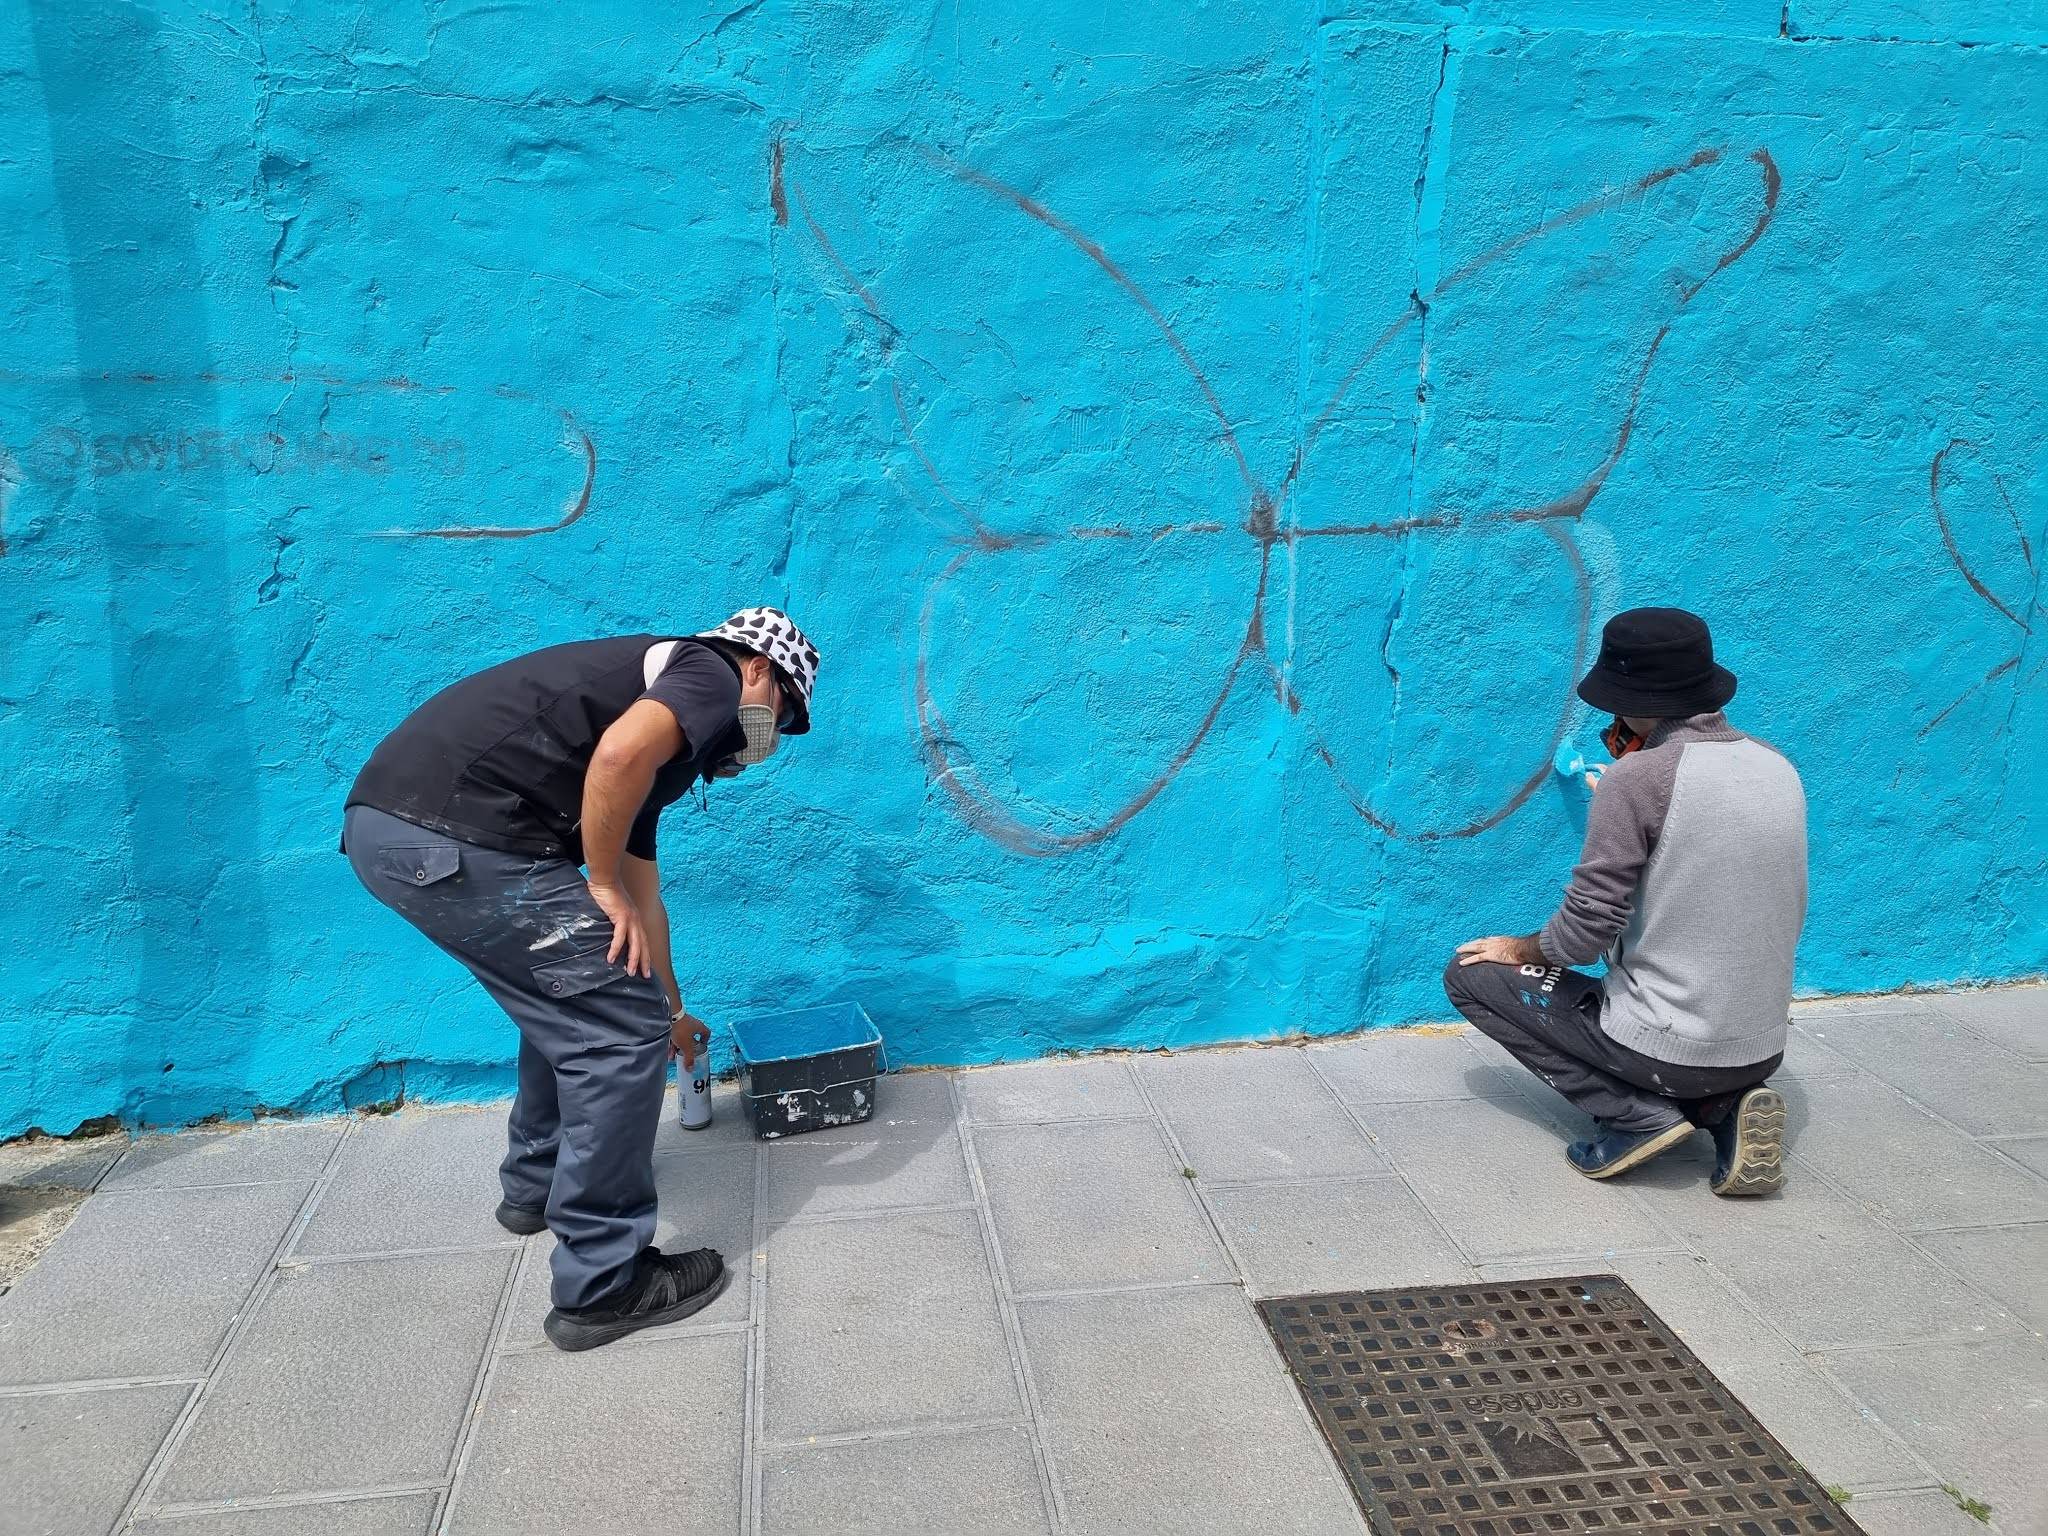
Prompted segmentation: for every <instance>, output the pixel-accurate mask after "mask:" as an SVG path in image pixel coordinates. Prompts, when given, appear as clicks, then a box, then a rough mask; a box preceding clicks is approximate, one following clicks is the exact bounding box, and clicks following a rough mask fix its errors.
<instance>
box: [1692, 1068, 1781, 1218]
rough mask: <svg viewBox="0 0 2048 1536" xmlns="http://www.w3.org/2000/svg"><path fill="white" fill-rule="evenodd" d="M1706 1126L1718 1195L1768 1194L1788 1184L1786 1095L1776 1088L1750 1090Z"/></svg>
mask: <svg viewBox="0 0 2048 1536" xmlns="http://www.w3.org/2000/svg"><path fill="white" fill-rule="evenodd" d="M1707 1129H1708V1131H1710V1132H1711V1133H1712V1134H1713V1137H1714V1181H1713V1184H1712V1186H1711V1187H1712V1189H1713V1191H1714V1193H1715V1194H1717V1195H1731V1196H1732V1195H1768V1194H1770V1193H1772V1192H1773V1191H1775V1190H1780V1189H1783V1188H1784V1187H1785V1096H1784V1095H1783V1094H1781V1093H1780V1092H1778V1090H1777V1089H1775V1088H1752V1089H1750V1090H1749V1092H1747V1093H1745V1094H1744V1095H1743V1096H1742V1097H1741V1098H1739V1099H1737V1100H1736V1101H1735V1108H1733V1109H1732V1110H1730V1111H1729V1112H1728V1114H1727V1115H1726V1117H1725V1118H1723V1119H1721V1120H1719V1121H1717V1122H1716V1123H1714V1124H1713V1125H1710V1126H1708V1127H1707Z"/></svg>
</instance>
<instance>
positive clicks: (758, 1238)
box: [739, 1141, 768, 1536]
mask: <svg viewBox="0 0 2048 1536" xmlns="http://www.w3.org/2000/svg"><path fill="white" fill-rule="evenodd" d="M749 1149H750V1150H751V1151H752V1152H753V1154H754V1168H753V1173H754V1209H753V1213H752V1214H753V1219H752V1222H751V1223H750V1227H751V1234H750V1235H751V1237H752V1242H751V1243H750V1244H749V1246H748V1249H747V1327H746V1334H745V1337H746V1348H745V1350H744V1352H743V1354H742V1356H741V1362H740V1391H741V1393H742V1397H741V1401H740V1490H739V1492H740V1518H739V1528H740V1531H741V1532H742V1533H743V1536H761V1476H762V1466H761V1424H762V1414H763V1412H764V1411H765V1406H764V1398H765V1395H766V1391H767V1376H768V1370H767V1343H768V1154H767V1152H766V1151H765V1150H764V1148H763V1145H762V1144H761V1143H760V1142H758V1141H756V1142H751V1143H749Z"/></svg>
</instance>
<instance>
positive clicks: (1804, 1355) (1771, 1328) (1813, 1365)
mask: <svg viewBox="0 0 2048 1536" xmlns="http://www.w3.org/2000/svg"><path fill="white" fill-rule="evenodd" d="M1800 1167H1801V1168H1802V1170H1803V1171H1805V1172H1806V1174H1807V1175H1808V1176H1809V1177H1811V1178H1812V1179H1813V1180H1814V1182H1816V1183H1817V1184H1819V1185H1820V1186H1821V1187H1822V1188H1823V1189H1825V1190H1828V1191H1829V1192H1830V1193H1832V1194H1833V1195H1834V1196H1835V1197H1836V1198H1837V1199H1839V1200H1842V1201H1844V1202H1845V1203H1846V1204H1847V1205H1848V1206H1849V1207H1850V1209H1851V1210H1853V1211H1857V1212H1860V1213H1862V1214H1863V1215H1864V1216H1865V1217H1866V1218H1867V1219H1868V1220H1870V1221H1871V1222H1872V1223H1874V1224H1875V1225H1876V1226H1877V1228H1878V1229H1879V1230H1880V1231H1885V1232H1891V1233H1892V1235H1893V1236H1895V1237H1897V1238H1898V1239H1899V1241H1901V1242H1903V1243H1905V1244H1906V1246H1907V1248H1908V1249H1909V1250H1910V1251H1912V1252H1914V1253H1918V1254H1919V1255H1920V1256H1921V1257H1922V1258H1924V1259H1926V1260H1928V1262H1930V1263H1932V1264H1934V1265H1935V1266H1936V1267H1937V1268H1938V1269H1939V1270H1941V1272H1942V1273H1944V1274H1946V1275H1949V1276H1950V1277H1951V1278H1953V1279H1956V1280H1958V1281H1959V1282H1960V1283H1962V1284H1963V1285H1964V1288H1965V1290H1967V1291H1968V1292H1969V1293H1970V1294H1972V1295H1975V1296H1977V1297H1979V1299H1981V1300H1983V1301H1986V1302H1987V1303H1989V1304H1990V1305H1991V1306H1992V1307H1993V1308H1994V1310H1995V1311H1997V1312H1998V1314H1999V1315H2001V1316H2003V1317H2006V1318H2008V1319H2012V1321H2013V1322H2014V1324H2015V1326H2016V1327H2017V1326H2020V1325H2019V1323H2018V1320H2017V1319H2014V1318H2012V1314H2011V1313H2009V1312H2007V1311H2006V1310H2005V1308H2003V1307H2001V1306H1998V1304H1997V1303H1996V1302H1995V1301H1993V1300H1992V1298H1990V1297H1988V1296H1986V1295H1984V1293H1982V1292H1980V1291H1978V1290H1977V1289H1976V1287H1974V1286H1971V1285H1969V1284H1968V1282H1967V1281H1964V1280H1962V1277H1961V1276H1960V1275H1958V1274H1957V1272H1956V1271H1955V1270H1954V1269H1952V1268H1951V1267H1949V1266H1948V1265H1945V1264H1942V1263H1941V1261H1940V1260H1939V1259H1936V1258H1935V1257H1934V1256H1933V1255H1932V1254H1930V1253H1927V1252H1926V1251H1925V1250H1924V1249H1922V1248H1920V1247H1919V1246H1918V1245H1917V1244H1915V1243H1913V1242H1912V1241H1911V1240H1910V1238H1909V1237H1908V1236H1907V1235H1906V1234H1905V1233H1902V1232H1898V1231H1896V1230H1894V1229H1893V1228H1892V1227H1891V1226H1890V1225H1889V1224H1888V1223H1887V1222H1885V1221H1884V1220H1883V1219H1882V1218H1881V1217H1879V1216H1878V1215H1877V1214H1876V1213H1875V1212H1873V1211H1870V1210H1869V1209H1868V1208H1866V1207H1865V1206H1864V1205H1863V1203H1862V1202H1861V1201H1859V1200H1857V1199H1856V1198H1855V1197H1854V1196H1853V1195H1850V1194H1849V1193H1847V1192H1846V1191H1845V1190H1843V1189H1841V1188H1840V1187H1839V1186H1837V1185H1836V1184H1835V1183H1834V1182H1833V1181H1832V1180H1831V1179H1829V1178H1828V1177H1827V1175H1825V1174H1823V1173H1821V1172H1819V1171H1818V1170H1816V1169H1815V1168H1813V1167H1812V1165H1811V1164H1807V1163H1801V1164H1800ZM1688 1251H1689V1252H1691V1253H1692V1254H1693V1256H1694V1257H1695V1258H1697V1259H1698V1260H1699V1261H1700V1262H1701V1264H1703V1265H1704V1266H1705V1268H1706V1269H1707V1271H1708V1273H1709V1275H1710V1276H1711V1277H1712V1278H1713V1280H1714V1281H1715V1282H1716V1283H1717V1284H1718V1285H1720V1286H1721V1288H1722V1289H1723V1290H1724V1291H1728V1292H1730V1293H1732V1294H1733V1295H1734V1296H1735V1298H1736V1300H1737V1302H1738V1303H1739V1304H1740V1305H1741V1306H1742V1307H1743V1308H1744V1309H1745V1310H1747V1311H1748V1312H1749V1314H1750V1316H1751V1317H1753V1318H1755V1319H1756V1320H1757V1322H1758V1324H1759V1326H1761V1327H1762V1329H1763V1330H1764V1332H1765V1333H1766V1334H1767V1335H1773V1334H1774V1335H1776V1336H1777V1337H1778V1338H1779V1339H1780V1340H1781V1341H1783V1342H1784V1343H1787V1344H1789V1345H1790V1346H1791V1348H1792V1351H1793V1353H1794V1354H1795V1355H1796V1356H1797V1357H1798V1359H1799V1360H1800V1362H1801V1363H1802V1364H1804V1365H1805V1366H1807V1367H1808V1368H1809V1369H1811V1370H1814V1371H1816V1372H1818V1373H1819V1375H1820V1377H1821V1379H1822V1380H1824V1381H1825V1382H1827V1383H1828V1385H1829V1386H1831V1387H1833V1388H1834V1389H1835V1391H1836V1392H1837V1393H1839V1394H1840V1395H1841V1396H1842V1397H1843V1398H1844V1399H1845V1400H1846V1401H1847V1402H1848V1403H1849V1404H1850V1406H1851V1407H1853V1408H1855V1410H1856V1411H1857V1413H1858V1415H1860V1416H1861V1417H1862V1418H1863V1419H1864V1420H1865V1421H1867V1422H1869V1423H1871V1424H1875V1425H1876V1426H1877V1427H1878V1428H1879V1429H1880V1430H1881V1431H1882V1432H1883V1433H1885V1434H1886V1435H1889V1436H1890V1437H1891V1438H1892V1439H1893V1440H1895V1441H1897V1442H1898V1443H1899V1444H1900V1445H1902V1446H1904V1447H1905V1451H1906V1454H1907V1456H1908V1457H1910V1458H1911V1459H1912V1461H1913V1462H1914V1463H1915V1464H1917V1465H1919V1466H1921V1467H1924V1468H1926V1470H1927V1474H1928V1476H1929V1477H1931V1478H1934V1479H1935V1480H1936V1481H1937V1482H1939V1481H1940V1475H1939V1473H1937V1472H1936V1470H1935V1468H1934V1464H1933V1463H1932V1462H1931V1461H1929V1460H1928V1458H1927V1457H1926V1456H1924V1455H1922V1454H1921V1453H1920V1451H1919V1449H1918V1447H1916V1446H1915V1445H1914V1443H1913V1442H1912V1441H1911V1440H1910V1439H1908V1438H1907V1436H1906V1432H1905V1430H1904V1429H1903V1428H1901V1427H1899V1426H1897V1425H1894V1424H1893V1423H1892V1421H1891V1420H1890V1419H1889V1418H1887V1417H1886V1416H1885V1415H1883V1414H1881V1413H1879V1412H1878V1411H1877V1409H1876V1408H1874V1407H1873V1406H1872V1405H1871V1404H1870V1403H1869V1402H1868V1401H1866V1400H1865V1398H1864V1397H1863V1395H1862V1394H1861V1393H1859V1392H1857V1391H1855V1390H1854V1389H1853V1388H1852V1387H1850V1385H1849V1384H1848V1383H1847V1382H1846V1381H1844V1380H1842V1378H1841V1377H1840V1376H1838V1375H1836V1374H1835V1373H1834V1372H1833V1371H1831V1370H1829V1369H1828V1367H1827V1361H1826V1359H1825V1358H1824V1357H1825V1355H1826V1354H1828V1353H1830V1352H1839V1353H1858V1352H1860V1351H1855V1350H1844V1349H1843V1348H1842V1346H1840V1345H1834V1344H1818V1345H1814V1346H1811V1347H1809V1346H1808V1345H1807V1344H1806V1343H1804V1342H1803V1341H1802V1340H1800V1339H1798V1338H1795V1337H1794V1336H1793V1335H1792V1334H1791V1333H1790V1332H1789V1331H1787V1330H1786V1329H1785V1328H1783V1327H1781V1326H1780V1325H1779V1324H1778V1322H1777V1321H1776V1320H1775V1319H1773V1318H1772V1317H1771V1316H1769V1315H1768V1314H1767V1313H1765V1312H1764V1310H1763V1309H1762V1307H1761V1306H1760V1305H1758V1304H1757V1303H1756V1302H1754V1301H1752V1300H1751V1298H1750V1297H1749V1295H1748V1293H1746V1292H1745V1291H1743V1290H1741V1289H1740V1288H1739V1287H1738V1286H1737V1285H1736V1284H1735V1282H1734V1281H1733V1280H1732V1279H1731V1278H1729V1277H1728V1276H1727V1275H1725V1274H1723V1273H1722V1270H1721V1266H1720V1265H1719V1264H1718V1263H1716V1262H1715V1261H1714V1260H1713V1259H1712V1258H1710V1257H1708V1256H1707V1255H1706V1254H1704V1253H1700V1252H1699V1251H1698V1250H1697V1249H1692V1248H1690V1247H1689V1248H1688ZM2013 1336H2014V1335H2013V1334H2012V1333H2010V1332H2006V1333H1999V1334H1992V1335H1988V1336H1985V1337H1984V1339H1983V1341H1984V1342H1990V1341H1991V1340H1993V1339H2009V1338H2012V1337H2013ZM1926 1342H1927V1340H1926V1338H1925V1337H1924V1335H1923V1336H1921V1337H1918V1338H1908V1339H1904V1340H1893V1341H1878V1342H1873V1343H1870V1344H1869V1345H1868V1350H1869V1351H1870V1352H1873V1353H1874V1352H1878V1351H1882V1350H1890V1349H1898V1348H1901V1347H1911V1346H1913V1345H1914V1344H1920V1343H1926ZM1945 1342H1951V1343H1953V1342H1976V1341H1974V1340H1964V1341H1945ZM1709 1369H1712V1367H1711V1366H1710V1367H1709Z"/></svg>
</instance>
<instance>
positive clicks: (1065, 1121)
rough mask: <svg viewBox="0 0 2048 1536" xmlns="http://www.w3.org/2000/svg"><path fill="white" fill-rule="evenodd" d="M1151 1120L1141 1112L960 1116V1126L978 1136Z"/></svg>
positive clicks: (1128, 1123) (1132, 1123) (1125, 1123)
mask: <svg viewBox="0 0 2048 1536" xmlns="http://www.w3.org/2000/svg"><path fill="white" fill-rule="evenodd" d="M1151 1118H1152V1117H1151V1116H1150V1115H1147V1114H1146V1113H1145V1112H1144V1111H1142V1110H1134V1111H1132V1112H1131V1113H1129V1114H1119V1115H1047V1116H1044V1117H1034V1118H1032V1119H1029V1120H982V1119H978V1118H972V1117H969V1116H966V1115H962V1116H961V1124H963V1125H970V1126H972V1127H973V1128H974V1130H975V1132H976V1134H979V1133H981V1132H982V1131H1010V1130H1030V1129H1032V1128H1033V1127H1036V1126H1042V1125H1135V1124H1137V1123H1138V1122H1140V1121H1144V1120H1149V1119H1151Z"/></svg>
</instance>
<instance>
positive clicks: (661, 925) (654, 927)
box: [619, 854, 683, 1013]
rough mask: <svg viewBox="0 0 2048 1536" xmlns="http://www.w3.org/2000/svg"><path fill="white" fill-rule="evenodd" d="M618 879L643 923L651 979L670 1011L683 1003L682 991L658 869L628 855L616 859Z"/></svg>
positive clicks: (657, 866)
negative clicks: (650, 956) (650, 959)
mask: <svg viewBox="0 0 2048 1536" xmlns="http://www.w3.org/2000/svg"><path fill="white" fill-rule="evenodd" d="M619 879H620V881H621V883H623V884H624V886H625V887H626V894H627V895H628V896H630V897H632V898H633V905H634V906H636V907H638V908H639V909H640V916H641V918H642V919H643V920H644V922H645V923H646V925H647V943H648V948H649V949H650V950H652V951H653V959H654V979H655V980H656V981H658V982H660V983H661V992H662V996H663V997H665V998H667V999H668V1011H669V1012H670V1013H674V1012H676V1011H677V1010H678V1009H680V1008H681V1007H682V1006H683V994H682V991H681V989H680V988H678V987H677V985H676V970H675V960H674V957H673V955H672V954H671V953H670V951H669V934H668V908H667V907H665V906H663V905H662V900H661V868H660V866H659V865H657V864H656V863H655V862H654V861H653V860H652V859H637V858H634V857H633V856H632V855H631V854H628V855H626V857H624V858H623V859H621V860H620V861H619Z"/></svg>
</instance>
